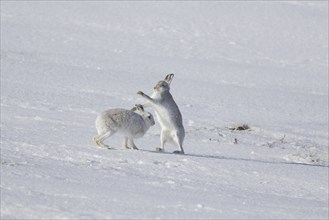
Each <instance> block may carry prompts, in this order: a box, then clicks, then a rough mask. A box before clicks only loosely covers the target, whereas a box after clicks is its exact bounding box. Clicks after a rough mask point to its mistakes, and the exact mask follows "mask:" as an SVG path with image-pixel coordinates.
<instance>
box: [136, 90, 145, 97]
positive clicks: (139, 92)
mask: <svg viewBox="0 0 329 220" xmlns="http://www.w3.org/2000/svg"><path fill="white" fill-rule="evenodd" d="M137 95H141V96H144V95H145V94H144V92H142V91H138V92H137Z"/></svg>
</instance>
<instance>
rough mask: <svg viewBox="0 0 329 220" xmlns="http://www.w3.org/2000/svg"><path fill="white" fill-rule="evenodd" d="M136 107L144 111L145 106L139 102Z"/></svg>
mask: <svg viewBox="0 0 329 220" xmlns="http://www.w3.org/2000/svg"><path fill="white" fill-rule="evenodd" d="M135 106H136V107H135V108H136V109H138V110H139V111H142V112H143V111H144V107H143V106H142V105H140V104H137V105H135Z"/></svg>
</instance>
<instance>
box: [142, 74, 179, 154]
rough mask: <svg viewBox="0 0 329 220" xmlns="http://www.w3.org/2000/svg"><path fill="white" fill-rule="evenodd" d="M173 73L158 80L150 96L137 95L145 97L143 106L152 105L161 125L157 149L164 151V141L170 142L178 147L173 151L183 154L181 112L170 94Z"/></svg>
mask: <svg viewBox="0 0 329 220" xmlns="http://www.w3.org/2000/svg"><path fill="white" fill-rule="evenodd" d="M173 77H174V74H168V75H167V76H166V77H165V79H164V80H161V81H159V82H158V83H157V84H156V85H155V87H154V88H153V93H152V95H151V96H148V95H146V94H144V93H143V92H141V91H139V92H137V94H138V95H140V96H141V97H143V98H145V99H146V100H147V101H148V103H146V104H145V105H144V107H152V108H153V109H154V110H155V114H156V116H157V119H158V121H159V123H160V126H161V135H160V142H161V146H160V148H157V149H156V150H157V151H164V145H165V143H167V142H168V143H172V144H174V145H176V146H178V147H179V150H178V151H174V153H182V154H184V149H183V141H184V137H185V130H184V126H183V119H182V114H181V113H180V111H179V108H178V106H177V104H176V102H175V101H174V99H173V97H172V95H171V94H170V91H169V90H170V83H171V81H172V79H173Z"/></svg>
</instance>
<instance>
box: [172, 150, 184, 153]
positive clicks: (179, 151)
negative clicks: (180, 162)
mask: <svg viewBox="0 0 329 220" xmlns="http://www.w3.org/2000/svg"><path fill="white" fill-rule="evenodd" d="M173 154H184V151H181V150H175V151H174V152H173Z"/></svg>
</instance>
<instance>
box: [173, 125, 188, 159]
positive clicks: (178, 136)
mask: <svg viewBox="0 0 329 220" xmlns="http://www.w3.org/2000/svg"><path fill="white" fill-rule="evenodd" d="M184 136H185V134H184V133H181V132H179V131H176V132H175V133H173V140H174V142H175V143H176V145H178V147H179V149H180V150H175V151H174V152H173V153H176V154H184V149H183V141H184Z"/></svg>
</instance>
